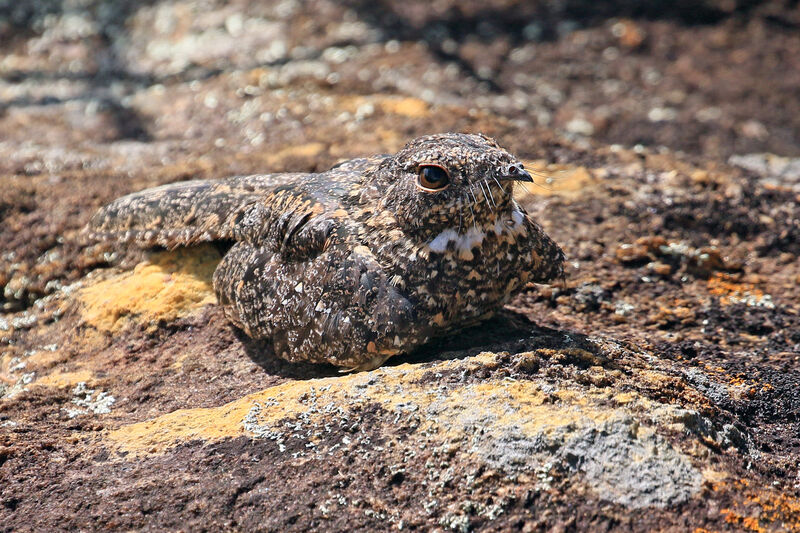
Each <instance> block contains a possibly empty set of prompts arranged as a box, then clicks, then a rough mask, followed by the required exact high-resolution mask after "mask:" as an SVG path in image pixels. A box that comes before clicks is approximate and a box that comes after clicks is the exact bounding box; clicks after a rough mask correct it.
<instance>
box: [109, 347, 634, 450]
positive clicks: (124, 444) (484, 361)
mask: <svg viewBox="0 0 800 533" xmlns="http://www.w3.org/2000/svg"><path fill="white" fill-rule="evenodd" d="M498 364H499V362H498V359H497V356H496V355H495V354H492V353H483V354H479V355H477V356H475V357H471V358H469V359H466V360H456V361H443V362H440V363H437V364H436V365H434V366H432V367H427V366H420V365H410V364H404V365H399V366H396V367H384V368H379V369H377V370H374V371H372V372H365V373H360V374H351V375H346V376H340V377H330V378H322V379H312V380H305V381H292V382H287V383H284V384H281V385H277V386H275V387H271V388H268V389H265V390H263V391H260V392H256V393H254V394H250V395H247V396H244V397H242V398H240V399H238V400H235V401H233V402H231V403H228V404H226V405H223V406H220V407H213V408H198V409H182V410H178V411H175V412H172V413H169V414H166V415H163V416H160V417H158V418H155V419H153V420H149V421H145V422H140V423H136V424H131V425H128V426H123V427H121V428H119V429H117V430H114V431H111V432H110V433H109V434H108V435H107V438H108V440H109V444H110V446H111V447H112V448H116V449H119V450H123V451H127V452H132V453H136V454H140V453H161V452H164V451H165V450H167V449H169V448H170V447H172V446H173V445H175V444H178V443H180V442H186V441H187V440H193V439H201V440H204V441H215V440H219V439H222V438H226V437H236V436H240V435H245V434H247V433H248V432H247V429H246V428H245V419H246V418H248V419H249V420H250V423H253V424H257V425H258V427H261V428H279V426H280V423H281V422H282V421H284V420H286V419H293V418H295V417H297V416H299V415H301V414H303V413H307V414H308V416H311V417H314V419H315V423H320V424H321V425H324V424H325V423H327V421H326V419H325V416H326V415H325V414H324V413H323V412H322V411H320V410H319V409H316V408H313V406H314V402H315V401H316V397H317V395H319V396H320V398H322V397H324V401H325V403H326V405H328V406H330V405H334V406H336V407H337V408H341V409H342V410H344V411H345V412H350V411H354V410H355V409H358V408H360V407H361V406H363V405H365V404H378V405H380V406H381V408H382V409H384V410H386V411H389V412H395V413H397V414H401V413H404V412H405V411H404V409H405V408H406V407H407V406H408V405H409V404H411V403H413V404H415V405H416V406H418V408H419V410H420V411H421V412H428V413H431V412H434V411H435V412H436V413H438V414H437V416H436V417H434V418H438V421H437V422H434V421H433V420H432V419H425V420H423V422H422V425H423V427H424V429H425V430H427V431H428V432H433V433H437V434H439V435H440V436H441V437H442V438H443V439H449V438H458V437H461V436H463V435H464V434H465V431H467V430H466V429H465V428H467V427H468V426H469V423H468V420H469V419H473V418H475V417H479V418H480V419H483V420H493V421H494V422H493V423H492V427H493V428H500V429H502V428H509V427H514V428H519V429H520V430H521V431H523V432H525V433H528V434H534V433H539V434H541V433H544V434H547V433H549V432H551V431H555V430H559V429H560V430H562V431H563V430H564V428H565V427H567V426H569V427H570V428H578V427H580V426H585V425H586V424H600V423H602V422H604V421H606V420H609V419H610V418H612V417H616V416H620V413H621V411H620V410H618V409H608V408H607V407H605V406H604V405H605V403H606V402H607V401H608V400H609V399H610V398H611V397H612V393H611V392H610V391H604V390H598V391H596V392H590V393H586V392H582V391H573V390H566V389H562V390H559V391H557V392H555V393H552V394H551V393H545V392H543V391H542V390H541V388H540V387H539V386H538V385H537V384H536V383H534V382H530V381H507V380H499V379H489V380H487V381H485V382H481V383H473V384H465V385H463V386H460V387H454V388H452V389H442V388H439V387H431V386H430V384H429V383H427V382H426V380H425V379H423V378H424V377H425V376H430V373H433V374H436V373H444V372H448V371H450V372H452V371H453V370H458V371H464V372H473V371H476V370H478V369H481V368H491V367H494V366H496V365H498ZM399 389H402V391H403V393H402V394H397V391H398V390H399ZM632 401H633V398H632ZM254 407H255V408H256V411H255V412H254V411H252V409H253V408H254ZM248 413H250V414H249V415H248Z"/></svg>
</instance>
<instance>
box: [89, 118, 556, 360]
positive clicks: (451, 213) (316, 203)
mask: <svg viewBox="0 0 800 533" xmlns="http://www.w3.org/2000/svg"><path fill="white" fill-rule="evenodd" d="M514 181H531V178H530V175H529V174H528V173H527V172H525V171H524V170H523V167H522V164H521V163H520V162H519V161H518V160H517V159H515V158H514V157H513V156H512V155H510V154H509V153H508V152H506V151H505V150H503V149H501V148H500V147H499V146H498V145H497V144H496V143H495V142H494V141H493V140H491V139H489V138H488V137H485V136H483V135H467V134H453V133H448V134H441V135H431V136H427V137H421V138H418V139H415V140H413V141H411V142H410V143H408V144H407V145H406V146H405V147H404V148H403V149H402V150H401V151H400V152H398V153H397V154H395V155H391V156H390V155H380V156H374V157H370V158H366V159H354V160H350V161H347V162H345V163H342V164H339V165H337V166H335V167H333V168H332V169H330V170H328V171H326V172H321V173H318V174H300V173H297V174H268V175H259V176H242V177H234V178H229V179H225V180H219V181H213V180H208V181H188V182H183V183H176V184H171V185H165V186H162V187H156V188H153V189H148V190H145V191H142V192H138V193H135V194H131V195H129V196H125V197H123V198H120V199H118V200H116V201H115V202H113V203H112V204H110V205H109V206H107V207H105V208H103V209H102V210H100V211H99V212H98V213H97V214H96V215H95V216H94V218H93V219H92V221H91V222H90V224H89V232H90V234H91V235H92V236H94V237H95V238H104V239H117V240H122V241H125V242H133V243H136V244H138V245H142V246H153V245H160V246H164V247H167V248H174V247H176V246H185V245H191V244H194V243H197V242H201V241H214V240H230V241H234V242H235V243H234V244H233V247H232V248H231V249H230V250H229V251H228V252H227V254H225V256H224V257H223V259H222V261H221V263H220V264H219V266H218V267H217V270H216V272H215V274H214V288H215V290H216V293H217V296H218V299H219V302H220V304H221V305H222V306H223V307H224V309H225V313H226V315H227V316H228V317H229V318H230V319H231V321H232V322H233V323H234V324H236V325H237V326H238V327H240V328H241V329H242V330H244V331H245V332H246V333H247V334H248V335H249V336H251V337H253V338H257V339H269V340H271V341H272V343H273V345H274V348H275V353H276V354H277V355H279V356H280V357H283V358H284V359H287V360H289V361H311V362H328V363H332V364H334V365H336V366H339V367H344V368H353V369H369V368H374V367H377V366H379V365H380V364H381V363H383V362H384V361H385V360H386V359H387V358H389V357H391V356H392V355H396V354H398V353H402V352H408V351H410V350H412V349H414V348H415V347H417V346H419V345H420V344H423V343H425V342H427V341H428V340H429V339H430V338H432V337H434V336H438V335H442V334H446V333H450V332H452V331H455V330H458V329H460V328H463V327H465V326H467V325H470V324H474V323H477V322H479V321H480V320H483V319H485V318H487V317H489V316H491V315H492V314H493V313H494V312H495V311H497V310H498V309H499V308H500V307H501V306H502V305H503V304H504V303H505V302H507V301H508V299H509V298H510V297H511V296H512V295H513V294H515V293H517V292H519V291H520V290H521V289H522V288H523V286H524V285H525V283H526V282H528V281H536V282H541V281H547V280H550V279H552V278H554V277H557V276H560V275H561V273H562V265H563V259H564V256H563V253H562V251H561V249H560V248H559V247H558V245H557V244H555V243H554V242H553V241H552V240H551V239H550V238H549V237H548V236H547V235H546V234H545V233H544V231H543V230H542V229H541V228H540V227H539V225H537V224H536V223H535V222H534V221H533V220H531V218H530V217H529V216H528V215H527V214H526V213H525V211H524V210H523V209H522V208H521V207H520V206H519V205H518V204H517V202H515V201H514V200H513V198H512V189H513V186H514ZM442 184H444V185H442Z"/></svg>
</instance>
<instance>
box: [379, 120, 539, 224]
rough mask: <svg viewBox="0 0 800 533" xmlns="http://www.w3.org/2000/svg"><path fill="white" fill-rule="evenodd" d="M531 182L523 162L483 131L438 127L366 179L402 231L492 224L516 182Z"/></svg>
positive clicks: (507, 202) (506, 204) (509, 204)
mask: <svg viewBox="0 0 800 533" xmlns="http://www.w3.org/2000/svg"><path fill="white" fill-rule="evenodd" d="M525 181H527V182H531V181H533V179H532V178H531V175H530V174H529V173H528V172H526V171H525V169H524V167H523V165H522V163H521V162H520V161H519V160H518V159H517V158H516V157H514V156H512V155H511V154H509V153H508V152H507V151H505V150H503V149H502V148H500V146H498V144H497V143H496V142H495V141H494V140H493V139H491V138H489V137H486V136H485V135H472V134H464V133H443V134H437V135H427V136H425V137H419V138H417V139H414V140H412V141H411V142H409V143H408V144H406V145H405V147H403V149H402V150H400V151H399V152H397V154H395V155H394V156H391V157H388V158H386V159H384V160H383V161H382V162H381V164H380V165H379V166H378V167H377V168H376V169H375V171H374V173H373V174H372V175H371V176H369V179H368V183H369V184H370V185H371V188H372V189H373V191H375V192H377V194H378V196H379V198H380V199H379V201H378V205H377V206H376V208H377V209H376V210H377V211H383V210H388V211H390V212H391V213H392V214H393V215H394V217H395V219H396V220H397V221H398V222H399V223H400V224H401V225H402V226H403V227H404V228H406V230H407V231H411V232H414V233H421V234H434V233H438V232H440V231H442V230H443V229H446V228H454V229H457V228H459V227H463V228H467V227H470V226H474V225H477V226H483V225H487V224H494V223H495V221H496V220H497V218H498V216H500V215H504V214H507V213H508V211H509V210H510V209H512V192H513V188H514V184H515V183H516V182H525Z"/></svg>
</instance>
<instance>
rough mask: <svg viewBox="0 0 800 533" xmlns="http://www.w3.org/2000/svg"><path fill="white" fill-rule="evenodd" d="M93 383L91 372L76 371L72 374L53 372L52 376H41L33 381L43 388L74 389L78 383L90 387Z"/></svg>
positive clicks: (93, 378) (93, 377)
mask: <svg viewBox="0 0 800 533" xmlns="http://www.w3.org/2000/svg"><path fill="white" fill-rule="evenodd" d="M94 381H95V376H94V374H93V373H92V371H91V370H76V371H74V372H54V373H53V374H48V375H46V376H42V377H41V378H39V379H37V380H36V381H34V382H33V384H34V385H41V386H43V387H55V388H63V387H74V386H75V385H77V384H78V383H80V382H84V383H86V384H87V385H91V384H93V383H94Z"/></svg>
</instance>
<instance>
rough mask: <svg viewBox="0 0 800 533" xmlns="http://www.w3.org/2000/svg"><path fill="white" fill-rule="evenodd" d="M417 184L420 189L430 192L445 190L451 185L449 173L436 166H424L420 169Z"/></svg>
mask: <svg viewBox="0 0 800 533" xmlns="http://www.w3.org/2000/svg"><path fill="white" fill-rule="evenodd" d="M417 183H418V184H419V186H420V187H422V188H423V189H426V190H430V191H438V190H440V189H444V188H445V187H447V185H448V184H449V183H450V176H449V175H448V174H447V171H446V170H445V169H443V168H442V167H440V166H436V165H423V166H421V167H420V168H419V177H418V178H417Z"/></svg>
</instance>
